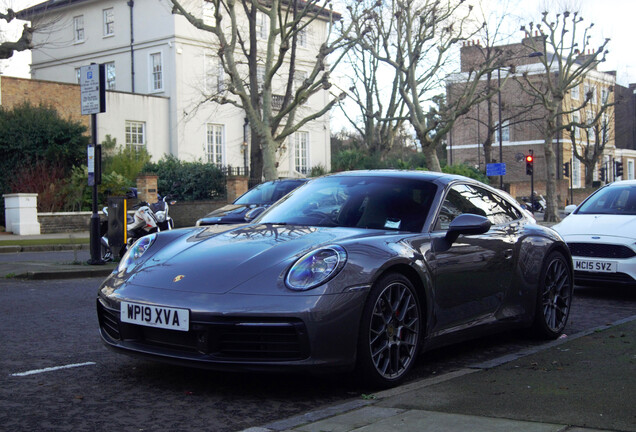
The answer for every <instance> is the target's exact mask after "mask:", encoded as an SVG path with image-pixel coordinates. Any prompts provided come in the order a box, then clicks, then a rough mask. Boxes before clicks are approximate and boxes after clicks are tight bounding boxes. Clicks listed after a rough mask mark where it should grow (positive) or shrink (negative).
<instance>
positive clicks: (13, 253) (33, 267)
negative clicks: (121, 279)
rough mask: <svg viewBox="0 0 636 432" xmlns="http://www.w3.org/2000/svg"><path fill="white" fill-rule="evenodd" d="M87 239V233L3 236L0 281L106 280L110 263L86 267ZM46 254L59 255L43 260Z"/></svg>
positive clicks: (0, 236)
mask: <svg viewBox="0 0 636 432" xmlns="http://www.w3.org/2000/svg"><path fill="white" fill-rule="evenodd" d="M89 238H90V236H89V233H88V232H77V233H61V234H41V235H28V236H19V235H14V234H6V233H2V234H0V278H23V279H71V278H83V277H106V276H108V275H109V274H110V273H111V272H112V271H113V269H114V268H115V267H116V265H115V263H112V262H111V263H106V264H104V265H89V264H87V261H88V259H89V258H90V245H89ZM29 252H30V253H29ZM38 252H39V253H38ZM46 252H60V253H59V254H57V255H49V256H47V257H46V258H47V259H44V258H43V256H42V255H43V254H42V253H46Z"/></svg>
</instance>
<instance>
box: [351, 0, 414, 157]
mask: <svg viewBox="0 0 636 432" xmlns="http://www.w3.org/2000/svg"><path fill="white" fill-rule="evenodd" d="M365 3H369V6H368V7H369V8H373V7H374V5H375V3H376V1H375V0H369V1H367V2H365ZM348 10H349V11H350V12H354V10H353V9H352V8H351V7H349V8H348ZM367 10H369V9H367ZM351 18H352V20H354V19H356V17H353V16H352V17H351ZM368 42H369V43H373V44H375V46H374V50H373V51H374V52H379V51H381V49H382V47H381V46H380V43H381V42H382V41H381V39H380V38H373V39H370V40H369V41H368ZM346 60H347V61H346V65H347V67H346V68H343V69H344V70H346V72H347V75H346V78H345V81H346V80H347V78H348V82H349V84H350V86H349V88H348V89H346V90H345V91H346V92H347V95H348V96H349V97H348V98H347V99H346V101H344V102H343V103H341V104H340V106H339V108H340V110H341V112H342V114H343V115H344V117H345V118H346V119H347V120H348V121H349V123H350V125H351V126H352V127H353V128H354V130H355V131H356V132H357V133H358V134H360V136H361V137H362V140H363V142H364V143H365V145H366V147H367V149H368V150H369V152H370V153H371V154H372V155H377V156H379V159H380V160H383V159H384V157H385V156H386V155H387V154H388V153H389V152H390V151H391V149H392V148H393V146H394V144H395V143H396V141H397V140H398V138H399V137H398V135H399V134H400V133H402V132H403V130H404V123H405V122H406V121H407V117H406V116H405V104H404V100H403V99H402V97H401V96H400V91H399V88H398V87H399V80H398V77H397V71H396V69H394V68H387V67H386V66H385V65H384V63H383V62H381V61H380V60H379V59H378V57H376V56H374V55H373V54H372V53H371V52H369V51H368V50H366V49H364V48H363V46H361V45H356V46H354V47H353V48H352V49H351V50H349V52H348V53H347V56H346Z"/></svg>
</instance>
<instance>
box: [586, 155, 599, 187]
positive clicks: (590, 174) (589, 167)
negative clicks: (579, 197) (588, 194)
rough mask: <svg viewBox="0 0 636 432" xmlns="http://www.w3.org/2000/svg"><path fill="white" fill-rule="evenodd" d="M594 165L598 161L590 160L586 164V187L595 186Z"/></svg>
mask: <svg viewBox="0 0 636 432" xmlns="http://www.w3.org/2000/svg"><path fill="white" fill-rule="evenodd" d="M594 165H596V161H588V162H587V163H586V164H585V187H586V188H588V189H589V188H592V187H593V185H592V183H593V182H594Z"/></svg>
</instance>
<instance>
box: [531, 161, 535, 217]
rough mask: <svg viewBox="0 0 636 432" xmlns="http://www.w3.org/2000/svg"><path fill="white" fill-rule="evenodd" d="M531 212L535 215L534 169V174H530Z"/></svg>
mask: <svg viewBox="0 0 636 432" xmlns="http://www.w3.org/2000/svg"><path fill="white" fill-rule="evenodd" d="M533 164H534V161H533ZM530 211H531V212H532V214H534V167H533V169H532V174H530Z"/></svg>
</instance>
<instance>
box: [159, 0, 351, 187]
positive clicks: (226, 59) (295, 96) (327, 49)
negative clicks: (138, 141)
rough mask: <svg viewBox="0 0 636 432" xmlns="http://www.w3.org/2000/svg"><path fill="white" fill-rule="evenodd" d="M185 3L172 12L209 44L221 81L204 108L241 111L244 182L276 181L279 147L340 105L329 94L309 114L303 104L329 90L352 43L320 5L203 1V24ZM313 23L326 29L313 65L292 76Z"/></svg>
mask: <svg viewBox="0 0 636 432" xmlns="http://www.w3.org/2000/svg"><path fill="white" fill-rule="evenodd" d="M185 1H186V0H183V1H180V0H171V2H172V4H173V7H174V9H173V11H174V12H175V13H178V14H181V15H183V16H184V17H185V18H186V19H187V20H188V21H189V22H190V23H191V24H192V25H193V26H195V27H196V28H197V29H199V30H202V31H205V32H208V33H209V34H211V35H213V36H214V38H215V41H214V42H215V48H216V51H217V52H218V55H219V59H220V61H221V64H222V68H223V72H224V74H225V76H226V77H227V82H226V83H225V84H224V86H223V91H222V92H218V93H215V94H213V95H210V96H209V98H208V100H210V101H212V102H216V103H219V104H230V105H233V106H236V107H238V108H241V109H243V110H245V115H246V118H247V119H248V121H249V126H250V129H251V132H252V134H251V136H252V139H251V151H250V156H251V158H250V160H251V172H252V174H251V175H252V177H256V178H261V174H262V178H264V179H265V180H270V179H274V178H276V177H277V165H278V161H277V152H279V153H280V152H281V151H282V149H283V144H284V142H285V140H286V139H287V138H289V137H290V136H291V135H292V134H293V133H294V132H296V131H298V130H299V129H300V128H302V127H303V126H304V125H305V124H307V123H308V122H311V121H313V120H316V119H318V118H320V117H322V116H323V115H325V114H326V113H328V112H329V110H330V109H331V108H332V107H333V106H334V105H335V104H336V103H337V102H338V101H339V100H340V99H341V98H342V97H343V95H335V94H332V95H331V97H330V100H329V101H328V102H327V103H326V104H325V105H324V106H322V107H320V109H318V110H315V111H312V110H311V109H310V108H309V107H308V106H307V104H306V102H307V100H308V99H309V98H310V97H311V96H312V95H315V94H317V93H318V92H320V91H322V90H329V89H330V88H331V82H330V74H331V70H332V69H333V68H334V67H335V66H336V65H337V64H338V63H339V61H340V59H341V58H342V56H343V55H344V53H345V52H346V50H347V49H348V48H349V47H350V46H351V44H352V41H353V40H352V39H351V38H350V37H349V34H350V32H349V30H348V29H347V28H344V26H343V25H342V22H341V21H340V19H339V18H340V17H339V15H338V14H337V13H335V12H333V11H331V10H330V9H329V8H328V6H329V5H328V3H327V2H326V1H324V0H304V1H299V0H291V1H285V0H271V1H267V2H265V1H260V0H255V1H250V0H241V1H235V0H208V1H206V2H204V5H205V6H204V7H205V8H208V10H207V13H208V16H209V18H210V19H209V20H205V19H203V17H202V16H200V15H198V14H197V13H196V12H195V10H194V8H188V7H186V4H185ZM190 9H191V10H190ZM203 12H204V13H205V11H203ZM319 20H322V21H324V22H326V23H327V35H326V38H325V40H324V41H322V42H321V43H320V46H319V48H318V50H317V54H316V57H315V59H313V60H312V61H313V63H312V64H311V72H309V73H307V75H306V76H300V74H299V73H297V71H296V65H297V61H298V60H299V58H298V51H297V47H298V44H299V40H300V39H301V38H304V37H306V32H307V30H308V28H309V27H310V26H311V25H312V23H314V22H317V21H319ZM336 26H338V27H339V28H340V31H339V32H338V34H336V32H335V28H336ZM335 52H338V53H339V54H338V57H336V58H335V59H331V60H333V61H332V63H331V64H329V63H328V61H327V57H328V56H329V55H330V54H332V53H335ZM281 81H282V82H283V84H282V85H280V82H281Z"/></svg>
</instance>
